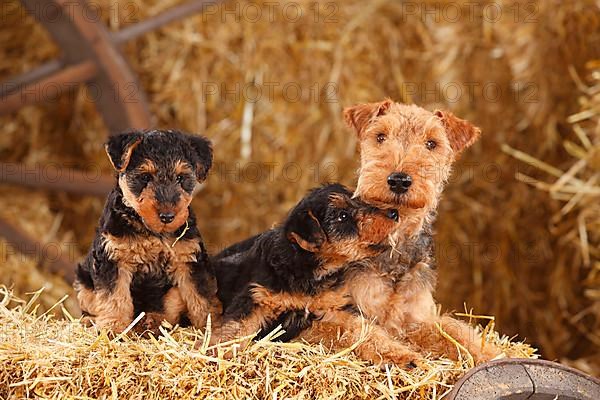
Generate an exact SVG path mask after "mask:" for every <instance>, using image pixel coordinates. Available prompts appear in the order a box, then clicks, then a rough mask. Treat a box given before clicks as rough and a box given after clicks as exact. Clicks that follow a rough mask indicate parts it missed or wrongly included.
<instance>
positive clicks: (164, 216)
mask: <svg viewBox="0 0 600 400" xmlns="http://www.w3.org/2000/svg"><path fill="white" fill-rule="evenodd" d="M158 217H159V218H160V220H161V222H162V223H163V224H168V223H169V222H173V220H174V219H175V213H172V212H164V213H160V214H158Z"/></svg>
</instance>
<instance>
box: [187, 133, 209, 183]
mask: <svg viewBox="0 0 600 400" xmlns="http://www.w3.org/2000/svg"><path fill="white" fill-rule="evenodd" d="M187 136H188V138H189V140H190V144H191V145H192V148H193V149H194V152H195V153H196V155H197V156H198V162H197V163H196V178H197V179H198V182H202V181H204V180H205V179H206V176H207V175H208V171H209V170H210V168H211V167H212V161H213V150H212V144H211V143H210V140H208V139H207V138H205V137H203V136H194V135H187Z"/></svg>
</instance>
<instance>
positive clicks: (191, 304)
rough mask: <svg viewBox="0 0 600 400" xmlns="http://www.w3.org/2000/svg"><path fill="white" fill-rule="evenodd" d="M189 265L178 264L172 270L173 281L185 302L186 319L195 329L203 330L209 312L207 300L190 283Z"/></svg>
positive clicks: (209, 307)
mask: <svg viewBox="0 0 600 400" xmlns="http://www.w3.org/2000/svg"><path fill="white" fill-rule="evenodd" d="M190 268H191V266H190V264H189V263H178V264H176V265H175V266H174V268H173V269H172V275H173V281H174V283H175V286H176V287H177V288H178V289H179V293H180V295H181V298H182V299H183V301H184V302H185V305H186V307H187V311H188V318H189V319H190V321H191V322H192V325H193V326H194V327H195V328H199V329H203V328H204V327H205V326H206V319H207V317H208V314H209V313H210V311H211V302H210V301H209V299H207V298H205V297H204V296H202V295H201V294H200V293H198V289H197V288H196V285H195V283H194V282H193V281H192V276H191V271H190Z"/></svg>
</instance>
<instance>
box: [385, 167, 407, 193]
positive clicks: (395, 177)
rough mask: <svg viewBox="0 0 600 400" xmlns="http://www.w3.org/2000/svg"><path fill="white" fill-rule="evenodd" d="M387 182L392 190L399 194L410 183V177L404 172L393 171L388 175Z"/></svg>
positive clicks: (404, 190) (403, 191)
mask: <svg viewBox="0 0 600 400" xmlns="http://www.w3.org/2000/svg"><path fill="white" fill-rule="evenodd" d="M387 183H388V185H389V187H390V190H391V191H392V192H394V193H398V194H400V193H405V192H406V191H407V190H408V188H409V187H410V185H412V178H411V177H410V175H407V174H405V173H404V172H394V173H392V174H390V176H388V178H387Z"/></svg>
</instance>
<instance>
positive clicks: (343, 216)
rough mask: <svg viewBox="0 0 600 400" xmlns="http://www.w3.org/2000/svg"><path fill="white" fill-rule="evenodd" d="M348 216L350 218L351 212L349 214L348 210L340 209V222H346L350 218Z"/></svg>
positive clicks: (338, 218)
mask: <svg viewBox="0 0 600 400" xmlns="http://www.w3.org/2000/svg"><path fill="white" fill-rule="evenodd" d="M348 218H350V214H348V213H347V212H346V211H340V213H339V214H338V217H337V220H338V221H339V222H345V221H347V220H348Z"/></svg>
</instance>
